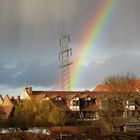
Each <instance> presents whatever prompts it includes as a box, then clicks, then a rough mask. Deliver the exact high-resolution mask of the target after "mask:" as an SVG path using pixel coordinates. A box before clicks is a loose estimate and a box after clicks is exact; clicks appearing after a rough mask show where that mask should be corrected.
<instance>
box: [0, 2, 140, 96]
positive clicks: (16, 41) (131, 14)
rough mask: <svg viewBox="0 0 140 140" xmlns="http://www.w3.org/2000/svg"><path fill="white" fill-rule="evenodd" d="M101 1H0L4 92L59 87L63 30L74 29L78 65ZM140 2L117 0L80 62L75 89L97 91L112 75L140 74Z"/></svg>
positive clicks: (0, 72) (0, 67)
mask: <svg viewBox="0 0 140 140" xmlns="http://www.w3.org/2000/svg"><path fill="white" fill-rule="evenodd" d="M102 1H105V0H0V94H2V95H3V96H5V95H7V94H8V95H11V96H17V95H20V94H21V91H22V89H23V88H24V87H25V86H32V87H33V90H59V89H60V77H61V76H60V75H61V70H60V69H59V65H60V62H59V57H58V56H59V55H58V54H59V51H60V46H59V38H60V35H61V33H62V32H63V31H64V30H65V31H66V32H68V33H69V34H70V36H71V41H70V44H69V46H70V47H71V48H72V50H73V56H72V57H71V60H72V61H73V62H74V64H75V65H78V64H79V63H80V62H81V61H80V60H79V59H78V58H77V57H76V56H77V54H79V53H80V50H79V48H80V46H78V45H79V40H80V38H81V37H82V36H83V35H82V34H81V33H84V31H85V30H86V28H87V27H86V26H87V24H86V23H88V22H89V21H90V20H91V18H92V17H93V14H95V15H96V13H95V12H94V9H96V6H97V5H98V4H99V3H102ZM106 1H107V0H106ZM139 6H140V0H117V3H116V5H115V7H114V10H113V11H112V16H111V18H110V19H109V21H108V24H107V25H106V27H105V28H104V30H103V33H102V35H101V38H100V39H99V43H98V46H97V47H96V48H95V49H94V50H93V52H92V53H90V54H91V55H90V56H88V57H86V58H83V59H84V60H83V61H82V63H80V64H79V65H80V68H81V69H82V73H81V74H80V79H79V80H78V83H77V84H76V87H74V88H73V89H72V90H87V89H90V90H93V89H94V88H95V86H96V85H97V84H100V83H102V82H103V81H104V79H105V78H106V77H108V76H109V75H116V74H121V75H123V74H126V73H132V74H134V75H136V76H137V77H138V78H139V77H140V73H139V70H140V61H139V60H140V27H139V25H140V8H139ZM71 67H72V68H71V70H73V66H71ZM80 81H81V82H80ZM82 81H84V82H82Z"/></svg>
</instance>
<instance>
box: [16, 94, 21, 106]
mask: <svg viewBox="0 0 140 140" xmlns="http://www.w3.org/2000/svg"><path fill="white" fill-rule="evenodd" d="M20 103H21V102H20V96H17V104H20Z"/></svg>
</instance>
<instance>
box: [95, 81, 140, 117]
mask: <svg viewBox="0 0 140 140" xmlns="http://www.w3.org/2000/svg"><path fill="white" fill-rule="evenodd" d="M134 86H135V87H134ZM133 89H135V90H133ZM94 92H97V93H98V94H96V96H98V101H99V108H100V109H104V110H106V109H108V107H110V106H111V105H110V104H109V98H108V96H106V95H107V94H109V93H110V91H109V88H108V86H107V85H105V84H99V85H97V86H96V88H95V89H94ZM120 93H121V92H120ZM128 93H129V94H130V95H128V94H127V96H128V97H127V100H126V102H125V104H126V105H125V111H124V110H123V107H122V103H120V101H119V100H118V99H117V97H116V99H114V104H115V106H116V109H117V110H118V112H120V115H121V114H123V116H139V117H140V80H136V83H135V85H132V87H130V90H128ZM114 97H115V96H114ZM110 99H111V98H110Z"/></svg>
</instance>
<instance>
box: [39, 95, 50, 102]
mask: <svg viewBox="0 0 140 140" xmlns="http://www.w3.org/2000/svg"><path fill="white" fill-rule="evenodd" d="M41 100H43V101H48V100H49V98H48V97H47V96H45V97H43V98H42V99H41Z"/></svg>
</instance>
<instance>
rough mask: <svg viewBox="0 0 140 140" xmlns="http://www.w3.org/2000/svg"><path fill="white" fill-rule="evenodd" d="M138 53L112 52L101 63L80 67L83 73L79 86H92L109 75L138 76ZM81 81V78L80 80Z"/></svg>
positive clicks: (139, 58) (139, 66) (139, 65)
mask: <svg viewBox="0 0 140 140" xmlns="http://www.w3.org/2000/svg"><path fill="white" fill-rule="evenodd" d="M139 60H140V54H137V53H119V54H114V55H112V56H111V57H110V58H108V59H107V60H105V61H104V62H103V63H100V64H99V63H96V62H93V63H91V64H90V65H89V66H88V67H84V66H83V67H82V69H83V74H82V77H81V80H82V79H84V82H82V83H79V85H78V86H79V87H83V88H85V89H86V87H89V88H92V87H94V86H95V85H97V84H99V83H102V82H103V81H104V79H105V78H106V77H108V76H110V75H117V74H119V75H122V74H124V75H125V74H127V73H130V74H134V75H136V76H137V77H140V73H139V69H140V62H139ZM82 81H83V80H82Z"/></svg>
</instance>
